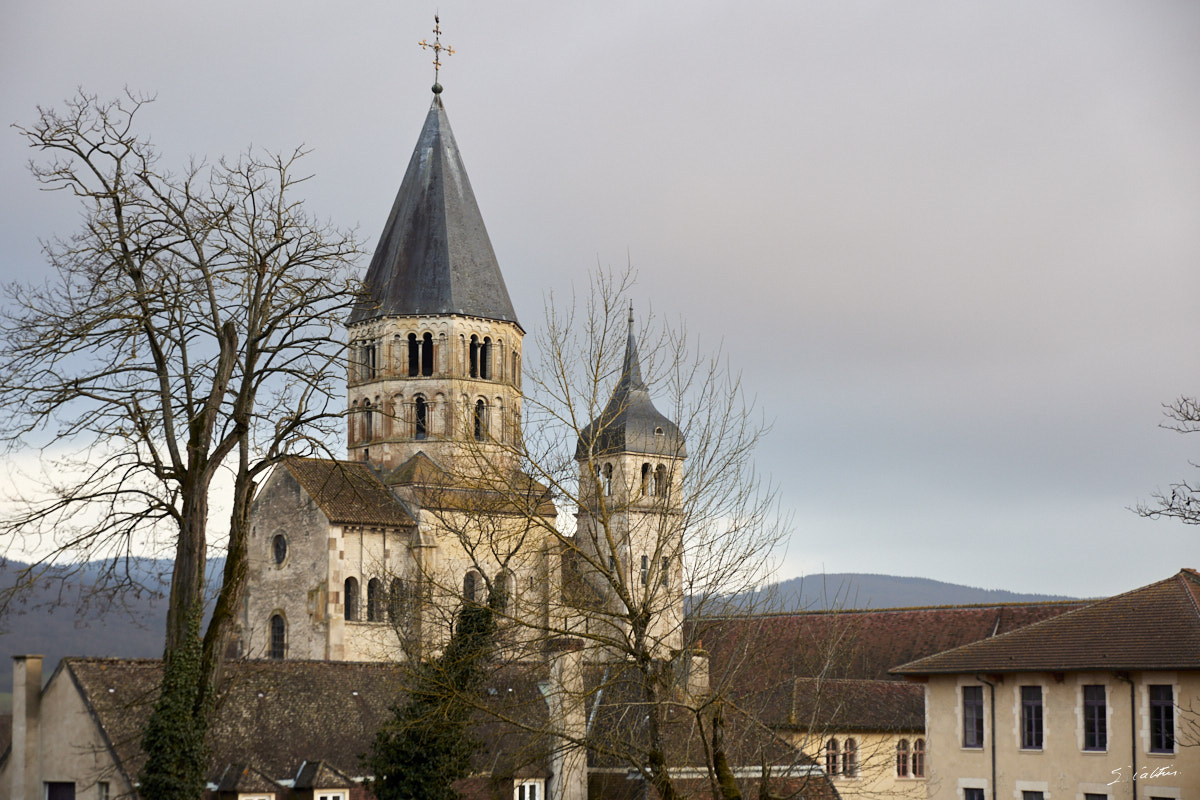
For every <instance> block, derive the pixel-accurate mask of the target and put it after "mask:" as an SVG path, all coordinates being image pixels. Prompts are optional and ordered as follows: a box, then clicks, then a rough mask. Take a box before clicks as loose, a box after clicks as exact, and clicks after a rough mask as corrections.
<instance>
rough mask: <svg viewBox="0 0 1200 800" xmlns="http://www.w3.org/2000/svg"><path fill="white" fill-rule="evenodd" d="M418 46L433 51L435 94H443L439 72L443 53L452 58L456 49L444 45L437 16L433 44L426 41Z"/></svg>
mask: <svg viewBox="0 0 1200 800" xmlns="http://www.w3.org/2000/svg"><path fill="white" fill-rule="evenodd" d="M417 44H419V45H421V49H422V50H425V49H430V50H433V93H434V94H441V93H442V85H441V84H440V83H438V72H439V71H440V70H441V68H442V51H443V50H445V51H446V55H448V56H452V55H454V48H453V47H450V46H448V45H444V44H442V25H441V20H439V19H438V15H437V14H434V15H433V44H430V43H429V42H427V41H425V40H424V39H422V40H421V41H419V42H417Z"/></svg>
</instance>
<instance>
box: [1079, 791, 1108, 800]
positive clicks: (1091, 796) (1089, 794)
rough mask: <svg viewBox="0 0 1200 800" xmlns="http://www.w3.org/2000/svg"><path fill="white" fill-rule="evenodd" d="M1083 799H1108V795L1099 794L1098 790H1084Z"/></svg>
mask: <svg viewBox="0 0 1200 800" xmlns="http://www.w3.org/2000/svg"><path fill="white" fill-rule="evenodd" d="M1083 800H1108V795H1106V794H1097V793H1096V792H1084V793H1083Z"/></svg>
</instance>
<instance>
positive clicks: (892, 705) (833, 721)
mask: <svg viewBox="0 0 1200 800" xmlns="http://www.w3.org/2000/svg"><path fill="white" fill-rule="evenodd" d="M789 705H790V719H788V720H787V721H786V722H785V723H783V724H784V725H785V726H786V727H790V728H796V729H801V730H813V729H816V728H824V729H826V730H831V731H878V730H881V729H882V730H887V731H921V730H924V729H925V687H923V686H920V685H918V684H913V683H908V682H907V681H859V680H837V679H834V680H821V679H819V678H797V679H796V680H795V682H794V684H793V687H792V697H791V703H790V704H789ZM764 710H765V709H764ZM764 721H765V720H764Z"/></svg>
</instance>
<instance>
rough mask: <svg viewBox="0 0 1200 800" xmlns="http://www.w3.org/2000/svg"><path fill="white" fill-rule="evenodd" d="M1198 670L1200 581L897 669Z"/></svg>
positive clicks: (1183, 579)
mask: <svg viewBox="0 0 1200 800" xmlns="http://www.w3.org/2000/svg"><path fill="white" fill-rule="evenodd" d="M1188 669H1191V670H1195V669H1200V574H1198V573H1197V572H1196V570H1194V569H1183V570H1180V571H1179V572H1178V573H1177V574H1175V575H1173V576H1171V577H1170V578H1167V579H1165V580H1161V581H1158V582H1156V583H1152V584H1150V585H1148V586H1143V587H1141V588H1139V589H1134V590H1132V591H1129V592H1125V593H1124V594H1119V595H1116V596H1114V597H1109V598H1106V599H1104V600H1097V601H1095V602H1093V603H1090V604H1087V605H1085V606H1083V607H1081V608H1077V609H1074V610H1072V611H1070V612H1069V613H1066V614H1061V615H1058V616H1055V617H1053V618H1050V619H1045V620H1042V621H1040V622H1037V623H1035V624H1032V625H1029V626H1027V627H1024V628H1020V629H1018V630H1015V631H1010V632H1007V633H1004V634H1003V635H998V636H994V637H991V638H988V639H985V640H982V641H977V642H973V643H971V644H966V645H964V646H960V647H956V648H954V649H948V650H946V651H945V652H939V653H937V654H936V655H929V656H927V657H921V658H912V659H907V660H905V661H901V662H898V665H897V667H896V668H895V669H893V670H892V671H893V673H894V674H897V675H902V676H906V677H917V676H922V675H939V674H955V673H961V672H988V673H1004V672H1071V671H1090V670H1105V671H1108V670H1188Z"/></svg>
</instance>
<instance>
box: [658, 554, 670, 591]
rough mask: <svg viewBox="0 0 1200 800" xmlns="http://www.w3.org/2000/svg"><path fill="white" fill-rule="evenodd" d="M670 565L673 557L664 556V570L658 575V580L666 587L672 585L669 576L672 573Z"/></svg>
mask: <svg viewBox="0 0 1200 800" xmlns="http://www.w3.org/2000/svg"><path fill="white" fill-rule="evenodd" d="M670 567H671V559H669V558H667V557H666V556H663V557H662V572H660V573H659V575H658V582H659V583H661V584H662V585H663V588H664V589H665V588H666V587H667V586H668V585H670V580H669V576H670V574H671V570H670Z"/></svg>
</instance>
